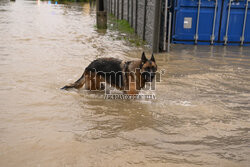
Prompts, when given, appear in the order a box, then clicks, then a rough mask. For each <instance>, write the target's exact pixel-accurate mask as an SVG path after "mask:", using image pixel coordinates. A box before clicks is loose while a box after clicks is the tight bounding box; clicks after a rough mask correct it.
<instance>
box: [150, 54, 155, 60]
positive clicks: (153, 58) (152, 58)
mask: <svg viewBox="0 0 250 167" xmlns="http://www.w3.org/2000/svg"><path fill="white" fill-rule="evenodd" d="M150 60H151V61H153V62H155V57H154V54H153V53H152V56H151V59H150Z"/></svg>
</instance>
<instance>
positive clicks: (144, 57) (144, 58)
mask: <svg viewBox="0 0 250 167" xmlns="http://www.w3.org/2000/svg"><path fill="white" fill-rule="evenodd" d="M141 61H142V63H146V61H148V59H147V58H146V56H145V53H144V52H143V53H142V55H141Z"/></svg>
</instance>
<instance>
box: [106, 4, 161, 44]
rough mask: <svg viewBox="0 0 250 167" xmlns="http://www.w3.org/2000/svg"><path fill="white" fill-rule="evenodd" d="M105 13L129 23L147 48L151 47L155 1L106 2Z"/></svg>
mask: <svg viewBox="0 0 250 167" xmlns="http://www.w3.org/2000/svg"><path fill="white" fill-rule="evenodd" d="M107 3H108V4H109V5H107V7H108V8H109V9H107V11H109V12H110V13H112V14H114V15H115V16H116V17H117V18H119V19H124V20H127V21H128V22H129V24H130V25H131V27H133V28H134V30H135V32H136V33H137V34H138V36H139V37H141V38H142V39H143V40H145V41H147V43H148V44H149V46H150V47H151V48H152V47H153V41H154V40H153V38H154V37H153V34H154V24H155V19H154V17H155V3H157V1H156V0H107Z"/></svg>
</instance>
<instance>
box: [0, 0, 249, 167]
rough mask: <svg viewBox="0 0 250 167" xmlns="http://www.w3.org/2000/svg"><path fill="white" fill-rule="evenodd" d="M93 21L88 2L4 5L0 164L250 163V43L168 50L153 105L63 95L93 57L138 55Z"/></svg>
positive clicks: (0, 14) (180, 166) (161, 59)
mask: <svg viewBox="0 0 250 167" xmlns="http://www.w3.org/2000/svg"><path fill="white" fill-rule="evenodd" d="M94 25H95V11H94V8H93V7H91V6H90V4H89V3H80V4H79V3H74V4H67V5H66V4H58V5H53V4H48V3H47V2H40V1H24V0H16V1H15V2H9V1H0V60H1V61H0V85H1V87H0V166H1V167H16V166H18V167H27V166H34V167H40V166H45V167H48V166H53V167H54V166H58V167H61V166H74V167H75V166H79V167H80V166H81V167H82V166H114V167H117V166H149V167H151V166H170V167H191V166H192V167H193V166H211V167H213V166H223V167H233V166H235V167H241V166H248V165H249V164H250V134H249V129H250V48H249V47H243V48H241V47H237V46H236V47H229V46H228V47H223V46H220V47H217V46H214V47H210V46H188V45H185V46H184V45H173V46H172V52H171V53H169V54H160V55H156V60H157V62H158V68H159V69H165V70H166V73H165V75H163V76H162V82H160V83H157V90H156V91H155V92H154V94H155V96H156V99H155V100H146V99H141V100H104V98H103V96H104V95H103V93H89V92H86V91H83V90H80V91H76V90H72V91H62V90H60V87H62V86H64V85H65V84H67V83H69V82H73V81H75V80H76V79H78V78H79V77H80V75H81V74H82V72H83V69H84V68H85V67H86V66H87V65H88V64H89V63H90V62H91V61H92V60H94V59H96V58H98V57H110V56H112V57H116V58H121V59H124V60H130V59H135V58H139V56H140V54H141V51H142V50H143V49H142V48H136V47H133V46H130V45H129V44H127V43H126V42H124V41H121V40H114V39H113V37H112V36H116V35H117V32H114V31H113V32H111V31H109V30H108V31H107V32H106V33H104V32H97V31H96V29H95V26H94ZM147 53H149V52H147Z"/></svg>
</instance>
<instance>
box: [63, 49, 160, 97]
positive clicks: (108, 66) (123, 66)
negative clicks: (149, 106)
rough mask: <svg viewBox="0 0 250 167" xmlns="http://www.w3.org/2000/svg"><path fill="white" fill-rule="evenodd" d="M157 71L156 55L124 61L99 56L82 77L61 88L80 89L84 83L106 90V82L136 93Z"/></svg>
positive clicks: (92, 89) (89, 86)
mask: <svg viewBox="0 0 250 167" xmlns="http://www.w3.org/2000/svg"><path fill="white" fill-rule="evenodd" d="M156 71H157V65H156V62H155V58H154V55H153V54H152V56H151V59H150V60H149V59H147V58H146V56H145V53H144V52H143V53H142V56H141V60H137V61H122V60H120V59H116V58H99V59H96V60H94V61H93V62H91V63H90V64H89V65H88V67H86V68H85V70H84V72H83V74H82V76H81V78H79V79H78V80H77V81H76V82H75V83H72V84H69V85H66V86H64V87H63V88H61V89H65V90H68V89H70V88H76V89H80V88H81V87H82V86H83V85H84V84H85V88H86V89H87V90H91V91H94V90H104V89H105V86H104V83H108V84H109V85H111V86H112V87H115V88H116V89H118V90H121V91H123V92H124V93H125V94H131V95H135V94H138V93H139V91H140V90H141V89H142V88H143V87H145V84H146V82H152V81H153V79H154V77H155V74H156Z"/></svg>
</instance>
